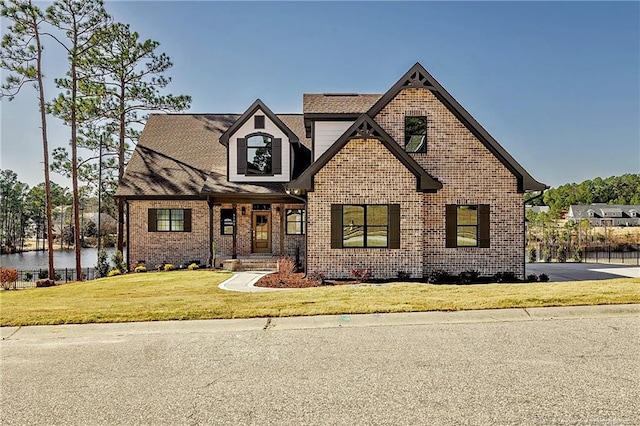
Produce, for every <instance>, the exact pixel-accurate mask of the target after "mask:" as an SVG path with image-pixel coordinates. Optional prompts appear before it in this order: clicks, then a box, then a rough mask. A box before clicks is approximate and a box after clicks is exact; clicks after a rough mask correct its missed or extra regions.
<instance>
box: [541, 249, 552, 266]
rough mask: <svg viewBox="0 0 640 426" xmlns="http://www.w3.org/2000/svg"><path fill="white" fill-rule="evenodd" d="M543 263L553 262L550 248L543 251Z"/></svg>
mask: <svg viewBox="0 0 640 426" xmlns="http://www.w3.org/2000/svg"><path fill="white" fill-rule="evenodd" d="M542 261H543V262H544V263H549V262H551V250H549V249H548V248H545V249H543V250H542Z"/></svg>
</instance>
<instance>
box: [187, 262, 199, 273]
mask: <svg viewBox="0 0 640 426" xmlns="http://www.w3.org/2000/svg"><path fill="white" fill-rule="evenodd" d="M198 268H199V266H198V264H197V263H192V264H190V265H189V266H187V269H188V270H190V271H195V270H196V269H198Z"/></svg>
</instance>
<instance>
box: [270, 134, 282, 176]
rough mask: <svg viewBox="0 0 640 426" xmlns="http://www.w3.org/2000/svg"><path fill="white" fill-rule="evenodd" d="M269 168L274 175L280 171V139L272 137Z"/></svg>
mask: <svg viewBox="0 0 640 426" xmlns="http://www.w3.org/2000/svg"><path fill="white" fill-rule="evenodd" d="M271 169H272V171H273V174H274V175H279V174H280V173H282V139H280V138H273V143H272V144H271Z"/></svg>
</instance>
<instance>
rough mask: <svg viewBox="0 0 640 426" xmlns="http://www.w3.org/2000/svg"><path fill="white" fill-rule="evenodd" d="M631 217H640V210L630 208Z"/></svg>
mask: <svg viewBox="0 0 640 426" xmlns="http://www.w3.org/2000/svg"><path fill="white" fill-rule="evenodd" d="M629 217H638V210H636V209H631V210H629Z"/></svg>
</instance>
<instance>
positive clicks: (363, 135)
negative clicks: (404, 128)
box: [287, 114, 442, 192]
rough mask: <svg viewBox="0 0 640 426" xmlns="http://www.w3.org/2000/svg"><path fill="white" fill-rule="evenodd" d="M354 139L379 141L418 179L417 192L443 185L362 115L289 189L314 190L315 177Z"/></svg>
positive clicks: (435, 189)
mask: <svg viewBox="0 0 640 426" xmlns="http://www.w3.org/2000/svg"><path fill="white" fill-rule="evenodd" d="M352 139H377V140H379V141H380V142H381V143H382V144H383V145H384V146H385V147H386V148H387V149H388V150H389V151H390V152H391V153H392V154H393V155H394V156H395V157H396V158H397V159H398V160H399V161H400V162H401V163H402V164H404V166H405V167H406V168H407V169H408V170H409V171H410V172H411V173H413V174H414V176H416V178H417V190H419V191H422V192H436V191H437V190H438V189H440V188H442V184H441V183H440V182H438V180H436V179H434V178H433V177H432V176H431V175H429V173H427V172H426V171H425V170H424V169H423V168H422V167H420V165H419V164H418V163H417V162H416V161H415V160H414V159H413V158H411V156H409V154H407V153H406V152H405V151H404V150H403V149H402V148H401V147H400V145H398V144H397V143H396V142H395V141H394V140H393V138H392V137H391V136H389V134H388V133H387V132H385V131H384V130H383V129H382V128H381V127H380V126H379V125H378V123H376V122H375V121H374V120H373V119H372V118H371V117H370V116H369V115H367V114H362V115H361V116H360V117H359V118H358V119H357V120H356V121H355V123H353V124H352V125H351V127H349V128H348V129H347V130H346V131H345V132H344V133H343V135H342V136H340V138H339V139H338V140H337V141H336V142H335V143H334V144H333V145H331V147H330V148H329V149H328V150H326V151H325V152H324V153H323V154H322V155H321V156H320V158H318V160H317V161H316V162H314V163H313V164H312V165H311V166H310V167H309V168H308V169H307V170H305V171H304V173H302V174H301V175H300V177H298V178H297V179H295V180H294V181H292V182H290V183H289V184H287V188H289V189H294V190H295V189H301V190H304V191H311V190H313V177H314V176H315V174H316V173H318V172H319V171H320V169H322V168H323V167H324V166H325V165H326V164H327V163H328V162H329V160H331V159H332V158H333V157H334V156H335V155H336V154H337V153H338V152H339V151H340V150H341V149H342V148H343V147H344V146H345V145H346V144H347V143H348V142H349V141H350V140H352Z"/></svg>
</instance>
